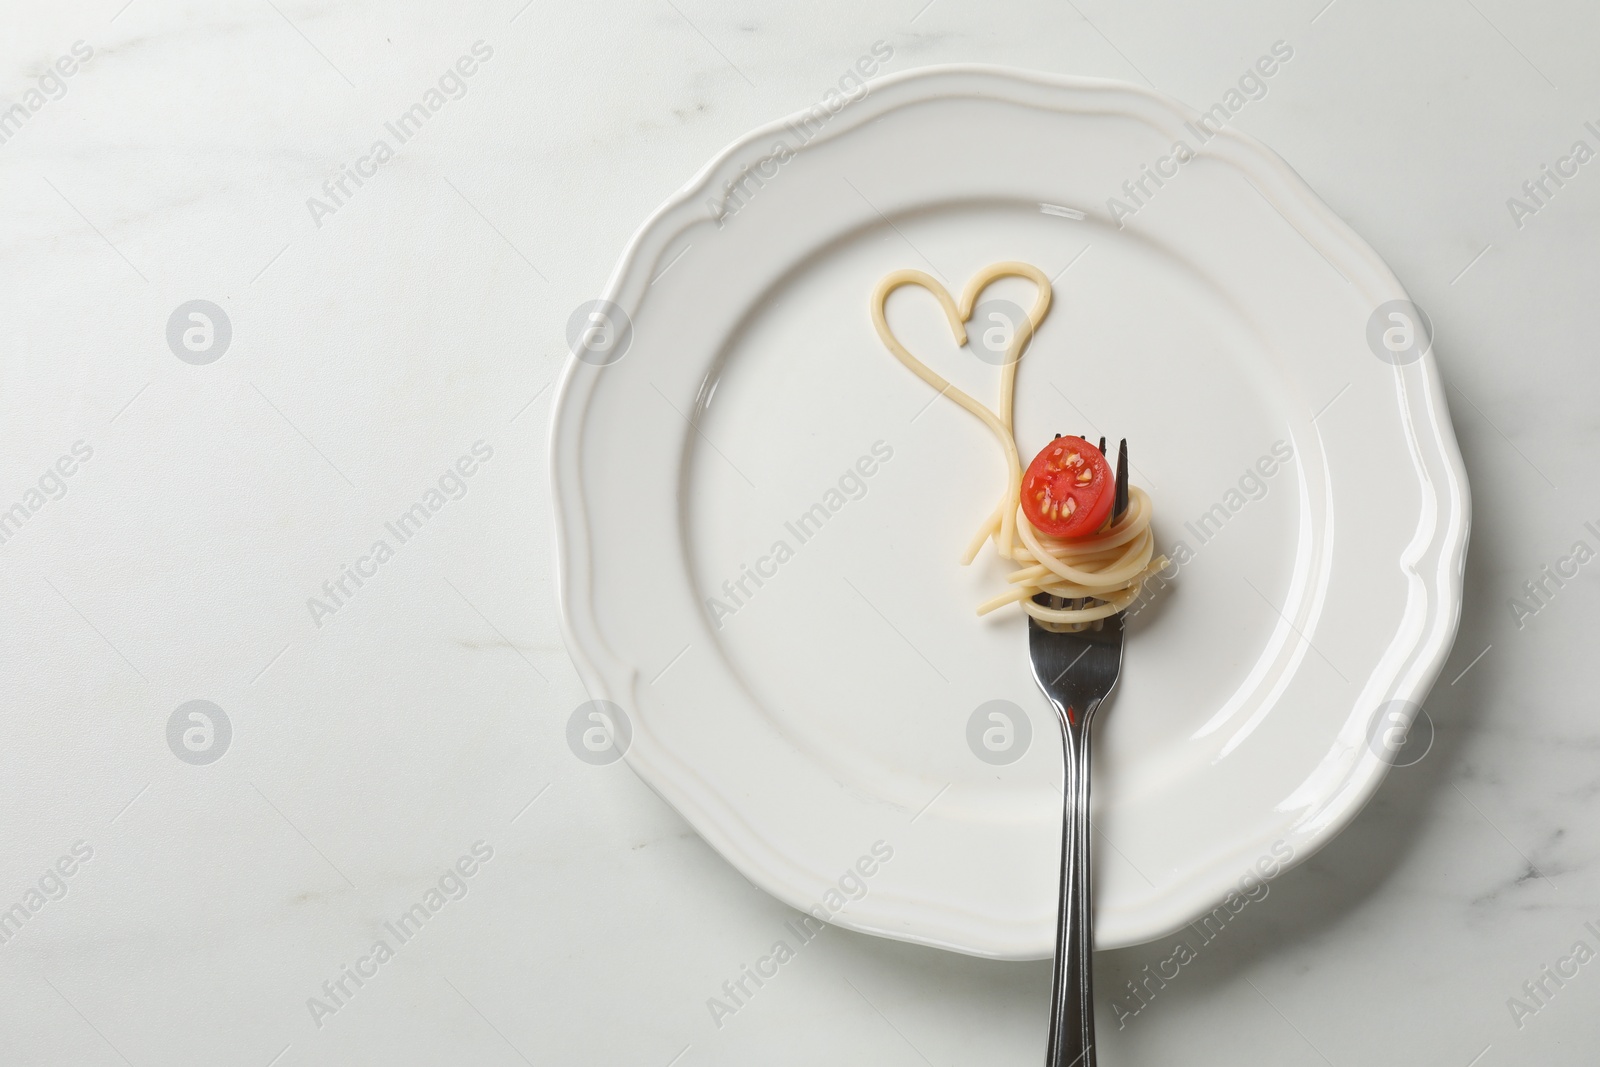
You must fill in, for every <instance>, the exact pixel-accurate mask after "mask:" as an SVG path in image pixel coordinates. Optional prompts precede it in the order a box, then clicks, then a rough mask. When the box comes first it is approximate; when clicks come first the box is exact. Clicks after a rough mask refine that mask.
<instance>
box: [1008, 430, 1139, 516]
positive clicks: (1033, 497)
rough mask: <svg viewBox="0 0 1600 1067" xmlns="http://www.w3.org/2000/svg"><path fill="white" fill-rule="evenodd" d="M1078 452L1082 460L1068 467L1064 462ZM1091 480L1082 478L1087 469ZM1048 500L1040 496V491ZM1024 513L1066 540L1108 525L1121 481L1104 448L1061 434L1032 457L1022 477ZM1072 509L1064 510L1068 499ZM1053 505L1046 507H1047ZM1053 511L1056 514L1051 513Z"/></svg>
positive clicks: (1079, 438)
mask: <svg viewBox="0 0 1600 1067" xmlns="http://www.w3.org/2000/svg"><path fill="white" fill-rule="evenodd" d="M1074 453H1076V454H1077V456H1078V459H1079V464H1078V465H1077V466H1076V467H1074V468H1070V469H1069V468H1066V467H1064V466H1063V463H1064V462H1065V460H1066V459H1068V458H1070V456H1071V455H1072V454H1074ZM1085 470H1087V471H1088V472H1089V473H1090V477H1089V480H1088V481H1087V482H1084V483H1080V482H1079V481H1078V480H1077V479H1078V476H1079V475H1081V473H1082V472H1083V471H1085ZM1041 491H1044V493H1045V499H1044V500H1043V501H1040V499H1039V493H1040V492H1041ZM1021 496H1022V512H1023V514H1024V515H1026V516H1027V517H1028V521H1029V522H1031V523H1033V525H1034V527H1035V528H1036V529H1038V530H1039V531H1040V532H1041V533H1046V534H1049V535H1050V536H1051V537H1058V538H1061V539H1063V540H1071V539H1074V538H1079V537H1087V536H1089V535H1090V534H1092V533H1095V532H1096V531H1097V530H1099V529H1100V527H1101V526H1103V525H1105V521H1106V519H1107V517H1109V516H1110V514H1111V505H1112V504H1113V503H1114V502H1115V499H1116V483H1115V479H1114V477H1113V476H1112V473H1111V467H1110V465H1109V464H1107V463H1106V458H1105V456H1103V455H1101V454H1100V450H1099V449H1098V448H1096V447H1095V446H1094V445H1091V444H1090V443H1089V442H1088V441H1085V440H1084V439H1083V438H1081V437H1057V438H1056V439H1055V440H1053V441H1051V442H1050V443H1049V444H1047V445H1045V446H1044V448H1042V449H1040V450H1039V454H1038V455H1037V456H1035V457H1033V462H1032V463H1030V464H1028V469H1027V471H1026V472H1025V473H1024V474H1023V476H1022V493H1021ZM1069 499H1070V500H1071V501H1072V511H1071V513H1070V514H1066V515H1064V514H1062V513H1061V511H1062V508H1063V506H1064V505H1065V503H1066V501H1067V500H1069ZM1047 508H1049V509H1051V510H1050V511H1046V510H1045V509H1047ZM1051 512H1053V514H1052V513H1051Z"/></svg>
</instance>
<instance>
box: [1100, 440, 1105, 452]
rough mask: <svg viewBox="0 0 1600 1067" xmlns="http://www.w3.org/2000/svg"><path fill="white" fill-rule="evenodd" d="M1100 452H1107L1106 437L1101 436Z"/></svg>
mask: <svg viewBox="0 0 1600 1067" xmlns="http://www.w3.org/2000/svg"><path fill="white" fill-rule="evenodd" d="M1100 454H1101V455H1102V456H1103V455H1105V454H1106V439H1105V438H1104V437H1102V438H1100Z"/></svg>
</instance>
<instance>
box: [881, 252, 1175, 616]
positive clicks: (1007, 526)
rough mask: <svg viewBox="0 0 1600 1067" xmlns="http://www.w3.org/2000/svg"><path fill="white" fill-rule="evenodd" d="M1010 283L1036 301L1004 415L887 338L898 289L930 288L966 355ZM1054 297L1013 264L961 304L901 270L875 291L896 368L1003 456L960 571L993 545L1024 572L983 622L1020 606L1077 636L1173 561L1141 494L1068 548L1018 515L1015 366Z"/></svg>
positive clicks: (1011, 354)
mask: <svg viewBox="0 0 1600 1067" xmlns="http://www.w3.org/2000/svg"><path fill="white" fill-rule="evenodd" d="M1006 277H1012V278H1026V279H1027V280H1029V281H1031V282H1033V284H1034V287H1035V296H1034V301H1033V307H1032V308H1031V309H1030V310H1029V311H1028V313H1027V318H1026V320H1025V321H1024V322H1023V323H1021V324H1019V325H1018V326H1017V328H1016V330H1015V333H1014V336H1013V337H1012V339H1011V345H1010V347H1009V348H1008V349H1007V351H1006V354H1005V360H1004V362H1003V364H1002V365H1001V370H1000V407H999V410H998V411H992V410H990V409H989V408H987V407H985V406H984V405H983V404H981V403H979V402H978V401H977V400H975V399H973V398H972V397H971V396H969V395H968V394H967V393H965V392H963V391H962V390H960V389H957V388H956V387H955V386H954V385H951V384H950V382H948V381H946V380H945V379H944V377H942V376H941V375H940V374H938V373H937V372H936V371H934V370H933V368H931V367H929V366H928V365H927V364H926V363H924V362H923V361H922V360H920V359H918V358H917V357H916V356H914V355H912V354H911V352H910V351H909V350H908V349H907V348H906V347H905V346H904V345H902V344H901V343H900V341H899V339H898V338H896V337H895V335H894V332H893V331H892V330H890V329H889V322H888V319H887V318H886V317H885V314H884V306H885V305H886V304H887V302H888V299H889V295H890V294H891V293H893V292H894V291H895V290H896V289H899V288H901V287H902V286H907V285H915V286H919V287H920V288H923V289H926V290H927V291H928V292H930V293H932V294H933V295H934V297H935V298H936V299H937V300H938V301H939V306H940V307H941V308H942V309H943V310H944V313H945V318H946V319H947V320H948V321H949V323H950V329H951V332H952V333H954V334H955V338H956V343H957V344H960V345H963V346H964V345H966V343H967V329H966V322H967V320H968V319H970V318H971V317H972V309H973V305H974V304H975V303H976V301H977V298H978V295H979V294H980V293H982V292H983V290H984V289H985V288H987V287H988V286H989V284H990V283H991V282H993V281H995V280H996V279H997V278H1006ZM1050 293H1051V289H1050V279H1049V278H1048V277H1046V276H1045V274H1044V272H1043V271H1041V270H1039V268H1037V267H1035V266H1032V265H1030V264H1027V263H1018V262H1012V261H1007V262H1001V263H992V264H990V265H989V266H987V267H985V268H983V269H982V270H980V271H979V272H978V273H977V274H976V275H974V276H973V278H972V280H971V281H969V282H968V283H967V287H966V289H965V290H964V291H963V292H962V294H961V301H960V303H959V304H957V302H956V301H955V300H954V299H952V298H951V296H950V294H949V292H947V291H946V290H945V288H944V286H943V285H941V284H940V283H939V282H938V281H937V280H936V279H934V278H932V277H931V276H929V275H928V274H926V273H924V272H922V271H919V270H898V271H895V272H893V273H892V274H889V275H887V276H886V277H885V278H884V279H883V280H882V281H880V282H879V283H878V287H877V288H876V289H875V290H874V291H873V294H872V324H873V326H874V327H876V329H877V331H878V336H879V337H880V338H881V339H882V340H883V343H884V345H885V346H886V347H887V348H888V349H889V351H890V352H892V353H894V356H895V358H896V359H898V360H899V361H900V362H901V363H903V364H905V365H906V367H908V368H909V369H910V370H911V371H912V372H913V373H914V374H916V375H917V377H919V378H921V379H922V380H923V381H925V382H927V383H928V384H929V385H931V386H933V388H934V389H936V390H938V391H939V394H940V395H941V396H948V397H949V398H950V399H951V400H953V401H955V402H956V403H957V404H959V405H961V406H962V407H963V408H965V409H966V410H967V411H969V412H971V413H972V414H973V415H974V416H976V417H977V418H978V419H979V420H980V421H981V422H982V423H983V424H984V425H985V426H987V427H989V429H990V431H992V432H993V433H994V435H995V437H996V438H997V439H998V440H999V442H1000V447H1001V449H1002V450H1003V451H1004V452H1005V458H1006V489H1005V492H1004V493H1003V494H1002V495H1001V497H1000V501H999V503H997V504H996V505H995V508H994V510H993V511H991V512H990V513H989V517H988V518H987V519H985V520H984V522H983V525H982V526H980V527H979V528H978V531H977V533H976V534H974V536H973V538H972V541H971V543H970V544H968V545H967V550H966V552H965V554H964V555H963V556H962V559H961V562H962V564H963V565H965V564H969V563H971V562H972V561H973V560H974V559H975V558H976V557H977V555H978V552H979V550H980V549H982V548H983V545H984V543H985V542H987V541H991V540H992V541H993V542H994V546H995V551H996V552H997V553H998V554H999V555H1000V557H1001V558H1003V559H1007V560H1010V561H1012V562H1013V563H1017V564H1020V567H1019V569H1017V570H1015V571H1012V572H1011V573H1010V574H1009V575H1007V576H1006V580H1007V581H1008V583H1009V584H1010V588H1008V589H1007V590H1006V591H1005V592H1004V593H1001V594H1000V595H999V596H996V597H994V598H992V599H990V600H988V601H985V602H984V603H983V604H980V605H979V606H978V614H979V615H987V614H988V613H989V612H991V611H994V610H995V609H997V608H1001V607H1004V606H1005V605H1007V604H1013V603H1020V604H1021V605H1022V609H1023V610H1024V611H1026V612H1027V613H1028V614H1029V615H1032V616H1033V617H1034V618H1035V619H1037V620H1039V622H1040V624H1041V625H1043V626H1046V627H1047V628H1049V629H1053V630H1079V629H1083V628H1084V627H1086V626H1088V625H1090V624H1092V623H1093V622H1094V621H1095V620H1097V619H1104V618H1107V617H1109V616H1111V615H1115V614H1117V613H1118V612H1120V611H1122V610H1124V609H1125V608H1127V607H1128V606H1129V605H1130V604H1132V603H1133V602H1134V601H1135V600H1136V599H1138V596H1139V590H1140V588H1141V586H1142V585H1143V583H1144V580H1145V579H1146V578H1147V577H1149V576H1150V575H1152V574H1154V573H1155V572H1156V571H1159V570H1161V569H1162V568H1163V567H1165V566H1166V564H1167V559H1166V557H1165V556H1157V555H1156V553H1155V535H1154V534H1153V533H1151V530H1150V517H1151V511H1152V508H1151V504H1150V497H1149V495H1148V494H1147V493H1145V491H1144V490H1142V489H1140V488H1138V487H1137V486H1130V487H1129V495H1128V506H1127V509H1126V510H1124V511H1123V513H1122V514H1121V515H1120V516H1115V517H1113V518H1112V519H1108V520H1107V523H1106V525H1104V526H1103V527H1101V528H1100V529H1099V530H1097V531H1095V532H1094V533H1092V534H1090V535H1089V536H1087V537H1079V538H1073V539H1071V540H1064V539H1061V538H1057V537H1052V536H1050V535H1049V534H1047V533H1045V532H1043V531H1042V530H1040V529H1039V528H1038V527H1036V526H1035V525H1034V524H1033V523H1032V522H1031V521H1029V519H1028V517H1027V515H1026V513H1025V512H1024V510H1023V508H1022V505H1021V501H1020V494H1021V489H1022V478H1023V468H1022V459H1021V456H1020V455H1019V453H1018V451H1017V441H1016V432H1015V430H1014V429H1013V424H1012V421H1013V411H1014V406H1015V405H1014V402H1015V396H1016V382H1017V363H1018V361H1019V360H1020V358H1021V355H1022V351H1023V349H1024V348H1026V347H1027V344H1028V342H1029V341H1030V340H1031V339H1032V338H1033V335H1034V333H1035V331H1037V330H1038V328H1039V323H1040V322H1042V321H1043V320H1044V317H1045V315H1046V314H1047V313H1048V312H1049V310H1050ZM1091 447H1092V446H1091ZM1040 593H1047V594H1050V595H1051V596H1053V597H1059V598H1062V599H1061V600H1060V601H1052V603H1060V604H1061V605H1062V606H1059V607H1049V606H1046V605H1044V604H1038V603H1035V602H1034V599H1033V598H1034V597H1035V596H1037V595H1039V594H1040Z"/></svg>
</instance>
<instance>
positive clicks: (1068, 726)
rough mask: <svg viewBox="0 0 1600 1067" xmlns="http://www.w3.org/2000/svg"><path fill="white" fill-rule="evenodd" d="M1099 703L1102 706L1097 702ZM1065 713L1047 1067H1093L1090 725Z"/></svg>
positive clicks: (1083, 715)
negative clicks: (1057, 907)
mask: <svg viewBox="0 0 1600 1067" xmlns="http://www.w3.org/2000/svg"><path fill="white" fill-rule="evenodd" d="M1096 703H1098V702H1096ZM1093 712H1094V708H1093V707H1091V708H1089V709H1087V710H1085V711H1080V712H1078V713H1077V715H1076V717H1077V720H1078V723H1081V724H1082V725H1078V724H1075V723H1073V722H1072V721H1071V719H1070V718H1069V716H1068V714H1067V713H1065V712H1063V713H1062V714H1061V716H1060V717H1061V748H1062V756H1063V759H1062V765H1063V768H1064V773H1063V781H1062V789H1061V792H1062V798H1063V799H1062V819H1061V898H1060V904H1061V908H1060V911H1059V912H1058V914H1057V917H1056V959H1055V975H1054V982H1053V986H1052V989H1051V996H1050V1043H1049V1046H1048V1051H1047V1054H1046V1056H1045V1067H1095V1055H1094V976H1093V951H1094V914H1093V910H1092V908H1091V904H1092V901H1091V898H1090V894H1091V886H1090V878H1089V872H1090V867H1089V844H1090V842H1089V833H1090V827H1089V729H1088V727H1089V722H1090V719H1091V716H1092V714H1093Z"/></svg>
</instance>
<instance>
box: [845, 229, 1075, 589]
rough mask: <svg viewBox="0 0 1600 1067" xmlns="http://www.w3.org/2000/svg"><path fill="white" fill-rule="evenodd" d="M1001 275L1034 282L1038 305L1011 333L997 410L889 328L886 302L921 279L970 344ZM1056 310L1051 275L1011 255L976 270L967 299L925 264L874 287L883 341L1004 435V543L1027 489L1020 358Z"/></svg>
mask: <svg viewBox="0 0 1600 1067" xmlns="http://www.w3.org/2000/svg"><path fill="white" fill-rule="evenodd" d="M1000 278H1026V279H1027V280H1029V281H1031V282H1033V285H1034V298H1033V307H1032V308H1031V309H1029V311H1028V317H1027V321H1026V323H1024V324H1021V325H1019V326H1018V327H1017V329H1016V331H1015V333H1014V334H1013V336H1012V338H1011V346H1010V347H1009V348H1008V349H1007V350H1006V354H1005V361H1004V362H1003V363H1002V364H1001V366H1000V410H999V411H998V412H997V411H994V410H992V409H990V408H988V407H986V406H985V405H983V404H980V403H979V402H978V401H977V400H975V399H973V398H972V396H970V395H969V394H967V393H966V392H964V391H963V390H960V389H957V388H956V387H955V386H953V385H951V384H950V383H949V382H948V381H947V380H946V379H945V378H944V376H943V375H941V374H939V373H938V372H937V371H935V370H934V369H933V368H932V367H930V366H928V365H927V364H926V363H924V362H923V361H922V360H920V359H918V358H917V357H916V356H915V355H913V354H912V353H911V350H910V349H908V348H907V347H906V346H905V345H903V344H901V343H900V339H899V338H898V337H896V336H895V335H894V331H893V330H891V329H890V328H889V320H888V319H887V318H886V317H885V315H884V306H885V305H886V304H887V303H888V300H889V294H890V293H892V292H894V291H895V290H896V289H899V288H900V287H902V286H906V285H915V286H918V287H919V288H922V289H926V290H927V291H928V292H930V293H932V294H933V296H934V299H936V300H938V301H939V306H940V307H941V308H943V309H944V315H945V319H946V320H948V321H949V323H950V332H951V333H953V334H955V338H956V343H957V344H958V345H960V346H962V347H963V348H965V347H966V344H967V325H966V324H967V321H968V320H969V319H971V318H972V309H973V308H974V307H975V306H976V305H977V302H978V297H979V296H980V295H982V293H983V291H984V290H985V289H987V288H988V287H989V286H990V285H991V284H993V283H994V282H995V281H996V280H998V279H1000ZM1049 311H1050V279H1049V278H1048V277H1046V275H1045V273H1044V271H1042V270H1040V269H1039V268H1038V267H1035V266H1033V265H1032V264H1031V263H1019V262H1016V261H1014V260H1007V261H1004V262H1001V263H991V264H989V266H987V267H984V268H983V269H982V270H980V271H979V272H978V273H977V274H974V275H973V276H972V278H971V280H970V281H968V282H967V284H966V287H965V288H964V289H963V290H962V291H961V303H960V304H957V303H956V302H955V301H954V300H953V299H951V297H950V293H949V291H948V290H946V289H945V287H944V286H943V285H941V284H940V283H939V281H938V279H936V278H934V277H932V276H930V275H928V274H926V273H924V272H923V271H920V270H897V271H895V272H894V273H893V274H890V275H888V276H887V277H885V278H884V279H883V280H882V281H881V282H879V283H878V287H877V288H876V289H874V290H873V292H872V325H873V326H874V327H875V328H876V329H877V331H878V337H879V338H880V339H881V340H882V341H883V344H884V347H886V348H888V349H889V351H890V352H892V353H894V357H895V358H896V359H898V360H899V361H900V362H901V363H903V364H905V365H906V367H908V368H909V369H910V370H911V371H912V372H913V373H914V374H916V376H917V377H919V378H921V379H922V380H923V381H925V382H927V383H928V384H929V385H931V386H933V387H934V389H936V390H938V391H939V392H940V393H941V394H943V395H945V396H948V397H950V399H952V400H954V401H955V402H956V403H958V404H960V405H961V406H962V407H964V408H966V409H967V410H968V411H970V412H972V414H974V415H976V416H977V417H978V418H980V419H982V420H983V422H984V423H985V424H986V425H987V426H988V427H989V428H990V429H991V430H993V431H994V434H995V436H996V437H998V438H999V439H1000V442H1001V444H1002V445H1003V446H1004V447H1005V449H1006V453H1007V463H1006V467H1007V470H1008V471H1009V472H1010V474H1009V476H1008V478H1007V482H1006V492H1005V495H1004V496H1002V497H1001V498H1000V503H999V505H998V509H997V510H998V515H999V521H1000V536H1001V538H1002V539H1003V540H1002V543H1004V544H1007V545H1009V544H1010V543H1011V535H1012V532H1013V530H1014V529H1015V524H1016V506H1015V505H1016V500H1017V494H1018V492H1019V491H1020V490H1021V487H1022V482H1021V460H1020V458H1019V457H1018V455H1017V444H1016V441H1015V440H1014V439H1013V438H1012V435H1011V414H1012V411H1011V409H1012V402H1013V396H1014V395H1015V392H1016V389H1015V385H1016V378H1017V362H1018V360H1019V359H1020V358H1021V356H1022V350H1023V348H1025V347H1026V346H1027V344H1028V342H1029V341H1030V340H1031V339H1032V338H1033V335H1034V333H1035V332H1037V331H1038V329H1039V323H1041V322H1043V321H1044V317H1045V315H1046V314H1047V313H1048V312H1049ZM981 543H982V542H981V541H980V542H977V543H975V544H974V545H973V546H972V549H971V552H969V553H968V557H967V559H968V561H969V562H970V560H971V558H972V556H973V555H975V554H976V553H977V550H978V546H979V545H980V544H981Z"/></svg>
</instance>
